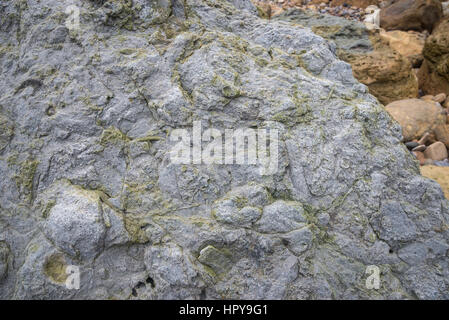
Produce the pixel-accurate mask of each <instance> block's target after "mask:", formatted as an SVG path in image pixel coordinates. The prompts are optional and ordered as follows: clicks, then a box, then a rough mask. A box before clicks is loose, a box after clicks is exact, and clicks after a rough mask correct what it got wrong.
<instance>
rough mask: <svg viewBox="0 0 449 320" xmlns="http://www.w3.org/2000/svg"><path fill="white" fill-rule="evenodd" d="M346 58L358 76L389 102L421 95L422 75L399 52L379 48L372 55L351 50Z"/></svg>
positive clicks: (384, 102) (380, 98)
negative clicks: (419, 91) (419, 75)
mask: <svg viewBox="0 0 449 320" xmlns="http://www.w3.org/2000/svg"><path fill="white" fill-rule="evenodd" d="M345 60H346V61H348V62H349V63H350V64H351V66H352V71H353V73H354V76H355V77H356V78H357V79H358V80H359V81H360V82H362V83H363V84H366V85H367V86H368V87H369V90H370V93H371V94H373V95H374V96H376V98H377V99H379V101H380V102H382V103H383V104H385V105H387V104H389V103H390V102H393V101H397V100H402V99H407V98H416V97H417V96H418V78H417V77H416V75H415V74H414V73H413V69H412V67H411V62H410V60H409V59H407V58H406V57H405V56H403V55H401V54H400V53H398V52H396V51H393V50H391V49H389V48H378V49H377V50H375V51H373V52H371V53H369V54H357V53H355V54H354V53H348V54H347V55H346V57H345Z"/></svg>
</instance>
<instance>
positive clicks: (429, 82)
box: [418, 17, 449, 95]
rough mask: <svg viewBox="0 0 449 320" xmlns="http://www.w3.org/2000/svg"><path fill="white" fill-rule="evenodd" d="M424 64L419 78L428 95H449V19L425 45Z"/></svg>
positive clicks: (445, 20) (446, 19)
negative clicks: (442, 93)
mask: <svg viewBox="0 0 449 320" xmlns="http://www.w3.org/2000/svg"><path fill="white" fill-rule="evenodd" d="M423 54H424V58H425V59H424V62H423V65H422V66H421V68H420V70H419V73H418V78H419V85H420V88H422V90H423V91H424V92H425V93H426V94H433V95H436V94H439V93H441V92H444V93H446V95H449V17H446V18H444V19H443V20H442V21H441V22H440V23H439V24H438V26H437V27H436V28H435V30H434V32H433V33H432V34H431V35H430V36H429V37H428V38H427V40H426V43H425V45H424V50H423Z"/></svg>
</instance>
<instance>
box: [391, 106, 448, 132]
mask: <svg viewBox="0 0 449 320" xmlns="http://www.w3.org/2000/svg"><path fill="white" fill-rule="evenodd" d="M385 109H386V110H387V111H388V113H389V114H390V115H391V116H392V117H393V118H394V119H395V120H396V121H397V122H399V124H400V125H401V128H402V135H403V138H404V141H411V140H414V139H420V138H421V137H422V136H423V135H424V134H425V133H426V132H434V130H435V128H436V127H438V126H441V125H445V123H446V117H445V115H444V114H443V113H442V111H443V109H442V108H441V106H440V105H439V104H438V103H436V102H433V101H424V100H420V99H407V100H400V101H395V102H392V103H390V104H388V105H387V106H386V107H385Z"/></svg>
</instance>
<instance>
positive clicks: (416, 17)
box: [380, 0, 443, 32]
mask: <svg viewBox="0 0 449 320" xmlns="http://www.w3.org/2000/svg"><path fill="white" fill-rule="evenodd" d="M442 16H443V7H442V5H441V2H440V0H392V1H391V4H390V5H388V6H386V7H385V8H382V10H381V11H380V26H381V27H382V28H384V29H385V30H405V31H407V30H415V31H423V30H427V31H429V32H432V29H433V27H434V26H435V24H437V23H438V21H439V20H440V19H441V17H442Z"/></svg>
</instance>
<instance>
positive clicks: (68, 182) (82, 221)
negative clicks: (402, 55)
mask: <svg viewBox="0 0 449 320" xmlns="http://www.w3.org/2000/svg"><path fill="white" fill-rule="evenodd" d="M242 2H243V1H241V2H240V4H241V5H244V7H246V5H248V4H246V5H245V4H242ZM73 4H74V5H76V6H77V7H78V8H79V10H80V26H79V28H78V29H77V28H75V29H74V28H73V25H71V24H68V25H69V27H70V29H67V26H66V24H65V19H66V17H67V16H66V14H65V12H66V7H67V6H69V5H73ZM234 4H238V3H237V2H233V3H231V2H226V1H222V0H218V1H213V2H209V1H196V0H187V1H164V0H159V1H133V4H132V3H131V2H129V1H121V0H114V1H103V2H98V1H84V0H83V1H70V2H69V1H60V0H48V1H45V2H44V1H40V2H34V1H28V2H12V1H8V2H6V3H5V2H3V3H2V4H1V5H0V16H1V17H2V20H1V25H0V30H1V32H0V43H1V48H2V49H1V51H0V52H1V54H0V65H1V70H2V75H3V76H2V77H1V78H0V97H1V98H0V105H1V115H2V119H4V120H3V121H4V122H5V123H8V127H7V128H8V129H7V130H5V129H4V128H5V127H2V130H3V131H2V139H3V137H6V138H4V139H3V140H1V141H2V146H3V147H2V149H1V150H0V175H1V176H2V179H0V204H1V206H0V217H1V219H0V248H1V249H0V250H1V253H0V272H1V274H2V277H1V280H0V286H1V287H0V298H4V299H13V298H14V299H24V298H29V299H37V298H39V299H56V298H59V299H67V298H75V299H88V298H89V299H93V298H110V299H112V298H117V299H128V298H129V299H204V298H206V299H223V298H231V299H232V298H235V299H243V298H246V299H251V298H252V299H281V298H285V299H326V298H329V299H332V298H333V299H340V298H341V299H377V298H387V299H397V298H403V299H408V298H410V299H413V298H421V299H431V298H435V299H443V298H446V299H447V298H449V294H448V292H449V291H448V289H449V280H448V279H449V266H448V263H449V259H448V257H447V250H448V249H449V231H448V227H447V226H448V223H449V221H448V218H449V216H448V209H449V207H448V202H447V200H445V198H444V196H443V193H442V191H441V189H440V187H439V186H438V184H437V183H436V182H434V181H431V180H428V179H425V178H423V177H422V176H421V175H420V174H419V168H418V165H417V162H416V161H415V160H414V157H413V156H412V155H411V154H410V153H409V152H408V151H407V150H406V148H405V147H404V146H403V144H401V143H400V141H401V139H402V136H401V132H400V128H399V126H398V125H397V123H395V122H393V121H392V119H391V118H390V116H389V115H388V113H387V112H385V110H384V108H383V107H382V106H381V105H380V104H379V103H378V102H377V100H376V99H375V98H374V97H373V96H371V95H370V94H368V93H367V88H366V87H365V86H364V85H362V84H360V83H359V82H357V81H356V80H355V79H354V78H353V76H352V73H351V68H350V66H349V65H348V64H347V63H345V62H342V61H340V60H339V59H338V58H337V57H336V55H335V53H336V50H335V46H334V45H333V44H330V43H328V42H327V41H325V40H324V39H323V38H321V37H320V36H317V35H315V34H314V33H312V32H311V31H310V30H309V29H307V28H303V27H301V26H299V25H295V24H292V23H289V22H285V21H271V22H269V21H267V20H262V19H260V18H258V17H257V16H256V15H254V14H253V13H252V12H253V11H252V10H251V6H249V5H248V6H249V7H248V8H250V10H246V9H236V7H235V6H234ZM19 16H20V20H19V18H18V17H19ZM197 121H201V125H202V126H203V128H204V129H206V128H212V127H213V128H215V129H217V130H219V131H224V130H225V129H237V128H265V129H270V132H271V130H273V131H274V130H275V129H276V130H278V139H277V140H270V145H271V144H272V143H274V142H275V141H278V142H279V154H278V158H277V160H278V161H277V170H276V171H274V172H273V173H272V174H269V175H262V174H261V170H259V169H260V167H259V165H257V164H255V165H252V164H251V165H250V164H248V165H240V164H204V163H203V164H202V163H200V164H194V163H190V162H189V163H187V164H176V163H174V162H173V161H171V156H170V154H171V151H172V148H173V146H174V145H175V141H172V137H173V136H172V133H173V131H174V130H175V129H179V128H182V129H186V128H187V129H192V126H193V125H194V124H195V123H197ZM5 132H6V133H5ZM194 156H195V157H197V156H198V154H197V153H195V154H194ZM5 257H6V258H5ZM371 265H375V266H378V267H379V269H380V274H381V279H380V281H381V285H380V288H379V289H378V290H372V289H368V288H367V286H366V277H368V275H367V274H365V272H366V270H367V266H371ZM6 266H7V267H6ZM68 266H77V267H78V268H79V271H80V289H79V290H73V289H70V288H68V287H66V286H65V281H66V280H67V275H66V274H65V273H64V271H66V272H67V267H68Z"/></svg>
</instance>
